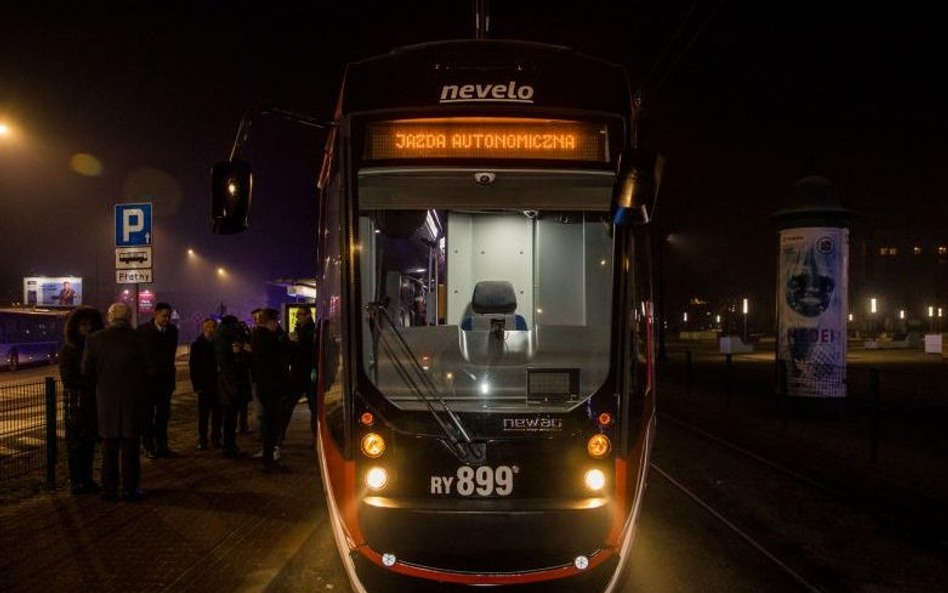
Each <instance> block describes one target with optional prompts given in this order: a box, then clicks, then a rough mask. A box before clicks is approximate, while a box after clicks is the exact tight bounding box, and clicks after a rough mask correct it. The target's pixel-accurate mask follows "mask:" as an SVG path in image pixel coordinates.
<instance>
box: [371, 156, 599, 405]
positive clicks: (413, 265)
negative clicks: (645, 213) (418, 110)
mask: <svg viewBox="0 0 948 593" xmlns="http://www.w3.org/2000/svg"><path fill="white" fill-rule="evenodd" d="M476 175H477V172H456V173H453V174H414V173H411V174H399V173H398V172H391V171H388V172H382V173H380V174H378V175H375V174H372V172H370V171H369V172H364V173H361V174H360V176H359V181H360V190H359V204H360V209H359V249H360V257H359V261H360V270H359V273H360V282H361V287H360V288H361V295H362V363H363V370H364V372H365V375H366V377H367V378H368V380H369V381H371V382H372V383H373V384H374V386H375V387H376V388H377V389H378V391H379V392H380V393H381V394H382V395H383V397H385V398H387V399H388V400H389V401H391V402H392V403H393V404H394V405H396V406H398V407H399V408H402V409H405V410H421V409H425V408H426V407H427V404H426V402H425V399H426V398H432V397H434V398H441V399H443V400H444V401H445V402H447V403H449V404H450V406H451V408H452V409H454V410H456V411H563V410H568V409H571V408H573V407H576V406H578V405H580V404H581V403H582V402H583V401H584V400H585V399H586V398H588V397H589V396H591V395H592V394H593V393H594V392H595V391H596V390H597V389H599V388H600V387H601V386H602V385H603V383H604V381H605V379H606V376H607V374H608V369H609V347H610V325H611V323H610V322H611V318H612V292H613V269H614V267H615V266H614V265H613V258H614V245H615V241H614V232H613V231H614V229H613V227H612V224H611V223H610V222H609V217H608V205H609V197H610V191H611V187H612V180H613V177H612V176H611V175H608V174H604V173H575V172H574V173H565V174H554V173H543V172H539V173H529V174H528V173H522V172H521V173H518V174H511V175H509V176H504V175H503V173H498V174H497V175H496V182H494V183H491V184H490V185H486V184H478V183H476V181H472V177H476ZM492 175H493V174H492ZM511 178H512V179H511ZM483 180H487V181H490V180H491V178H489V177H485V178H484V179H482V181H483Z"/></svg>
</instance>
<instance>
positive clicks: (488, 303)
mask: <svg viewBox="0 0 948 593" xmlns="http://www.w3.org/2000/svg"><path fill="white" fill-rule="evenodd" d="M471 310H472V311H473V312H474V315H472V316H471V317H468V318H466V319H465V320H464V321H463V322H461V329H462V330H464V331H472V330H474V331H490V330H492V329H494V326H495V324H496V323H497V322H502V323H503V327H504V329H505V330H506V331H527V320H526V318H525V317H524V316H523V315H517V314H516V310H517V295H516V293H515V292H514V287H513V284H511V283H510V282H507V281H506V280H482V281H480V282H478V283H477V284H476V285H474V296H473V297H472V298H471Z"/></svg>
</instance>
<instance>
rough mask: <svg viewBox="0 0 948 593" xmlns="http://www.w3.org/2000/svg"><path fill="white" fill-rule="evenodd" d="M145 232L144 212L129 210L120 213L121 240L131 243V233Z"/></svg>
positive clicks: (137, 209)
mask: <svg viewBox="0 0 948 593" xmlns="http://www.w3.org/2000/svg"><path fill="white" fill-rule="evenodd" d="M143 230H145V212H144V211H143V210H141V209H140V208H129V209H127V210H123V211H122V240H123V241H125V242H128V241H131V238H132V233H140V232H142V231H143Z"/></svg>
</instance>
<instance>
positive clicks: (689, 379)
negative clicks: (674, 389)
mask: <svg viewBox="0 0 948 593" xmlns="http://www.w3.org/2000/svg"><path fill="white" fill-rule="evenodd" d="M685 385H686V386H687V390H688V395H691V391H692V388H693V387H694V369H693V367H692V365H691V350H685Z"/></svg>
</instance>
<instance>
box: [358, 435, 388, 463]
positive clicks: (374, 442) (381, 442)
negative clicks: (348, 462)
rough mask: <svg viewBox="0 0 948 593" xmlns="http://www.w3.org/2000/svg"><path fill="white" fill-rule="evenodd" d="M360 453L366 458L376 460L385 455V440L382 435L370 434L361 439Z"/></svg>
mask: <svg viewBox="0 0 948 593" xmlns="http://www.w3.org/2000/svg"><path fill="white" fill-rule="evenodd" d="M362 453H364V454H365V456H366V457H371V458H372V459H376V458H378V457H381V456H382V453H385V439H383V438H382V435H380V434H376V433H374V432H370V433H368V434H366V435H365V436H364V437H362Z"/></svg>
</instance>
